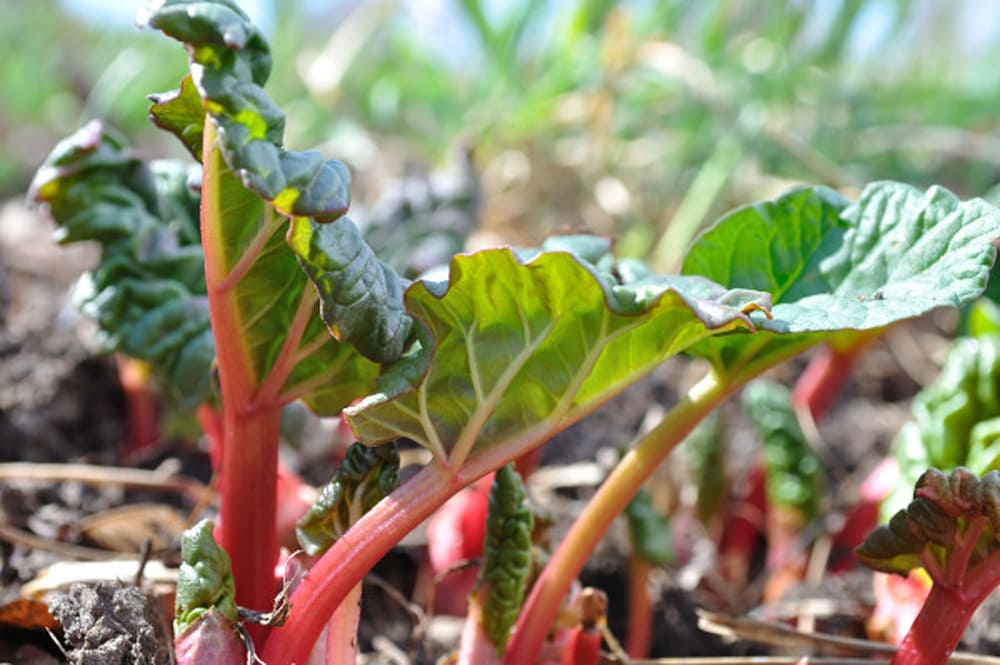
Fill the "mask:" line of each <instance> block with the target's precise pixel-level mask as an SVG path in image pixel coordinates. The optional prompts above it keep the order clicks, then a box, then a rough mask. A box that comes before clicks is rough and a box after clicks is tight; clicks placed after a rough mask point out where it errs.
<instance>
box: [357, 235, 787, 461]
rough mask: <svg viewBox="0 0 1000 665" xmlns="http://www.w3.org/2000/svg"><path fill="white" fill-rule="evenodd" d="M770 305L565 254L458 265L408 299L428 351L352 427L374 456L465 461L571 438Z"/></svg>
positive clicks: (399, 368)
mask: <svg viewBox="0 0 1000 665" xmlns="http://www.w3.org/2000/svg"><path fill="white" fill-rule="evenodd" d="M589 245H595V243H594V242H592V241H591V240H590V239H587V238H574V239H571V240H570V241H569V242H568V243H567V242H566V241H563V242H562V246H566V247H573V248H576V249H578V250H579V251H578V253H584V254H588V255H589V258H597V257H598V256H599V255H601V254H602V250H601V248H602V247H604V248H606V241H601V242H599V243H597V246H595V247H590V249H589V250H588V246H589ZM599 262H600V263H605V262H604V261H603V260H599ZM607 267H609V268H614V267H616V266H607ZM768 303H769V299H768V297H767V295H766V294H763V293H760V292H748V291H726V290H725V289H723V288H721V287H719V286H718V285H716V284H712V283H711V282H709V281H708V280H705V279H702V278H697V277H686V278H685V277H674V278H665V277H659V276H655V275H650V274H648V273H643V272H642V271H639V270H634V269H632V268H631V267H629V265H624V266H622V267H621V269H620V270H617V271H609V270H600V269H598V268H597V267H596V266H594V265H593V264H591V263H590V262H588V261H585V260H584V259H582V258H578V257H577V256H576V255H574V254H571V253H569V252H567V251H546V252H541V253H533V258H530V259H529V260H526V261H523V262H522V260H519V258H518V257H517V256H516V255H515V254H514V252H512V251H511V250H509V249H495V250H485V251H482V252H478V253H475V254H471V255H460V256H457V257H455V259H454V260H453V261H452V263H451V273H450V280H449V282H448V283H447V284H435V283H426V282H418V283H416V284H414V285H413V286H412V287H411V288H410V289H409V290H408V291H407V293H406V305H407V309H408V310H409V311H410V313H411V314H412V315H413V317H414V318H415V319H416V320H417V321H418V322H419V324H420V329H421V332H422V333H423V335H422V339H421V343H422V344H421V348H420V349H419V351H417V352H416V353H413V354H411V355H410V356H407V357H405V358H404V359H402V360H401V361H400V362H399V363H397V364H396V365H395V366H394V367H392V368H391V370H390V371H389V372H388V373H387V375H386V376H385V377H383V383H382V392H381V393H380V394H377V395H375V396H373V397H371V398H369V399H367V400H366V401H365V402H363V403H362V404H361V405H359V406H358V407H354V408H351V409H349V410H348V413H349V418H350V420H351V424H352V425H353V426H354V427H355V429H356V431H357V433H358V436H359V438H360V439H361V440H362V441H364V442H366V443H378V442H382V441H387V440H390V439H395V438H398V437H400V436H406V437H409V438H411V439H413V440H414V441H417V442H419V443H421V444H422V445H424V446H426V447H427V448H429V449H430V450H432V451H433V452H434V453H435V454H437V455H438V456H439V457H440V458H442V459H446V458H448V457H449V456H452V455H453V456H454V457H455V458H457V459H459V460H460V459H463V458H464V456H465V455H466V454H467V453H468V452H469V450H470V449H471V448H472V447H473V445H475V447H476V449H477V451H482V450H484V449H486V448H489V447H491V446H496V445H500V444H503V443H505V442H510V441H513V440H515V439H518V438H519V437H522V438H523V437H529V438H531V437H539V436H543V435H544V434H550V433H551V432H552V431H554V430H555V429H558V428H560V427H565V426H566V425H568V424H570V423H571V422H573V421H575V420H577V419H579V418H580V417H582V416H583V415H585V414H586V413H588V412H589V411H591V410H592V409H594V408H595V407H596V406H597V405H599V404H600V403H602V402H604V401H605V400H607V399H608V398H610V397H611V396H613V395H615V394H616V393H618V392H619V391H620V390H622V389H623V388H624V387H625V386H627V385H628V384H629V383H631V382H633V381H635V380H636V379H637V378H638V377H639V376H642V375H643V374H645V373H646V372H648V371H649V370H650V369H652V368H653V367H654V366H656V365H657V364H659V363H660V362H662V361H663V360H664V359H665V358H667V357H669V356H670V355H672V354H675V353H677V352H679V351H681V350H683V349H684V348H686V347H688V346H689V345H690V344H692V343H693V342H695V341H697V340H700V339H702V338H704V337H706V336H708V335H711V334H713V332H716V333H717V332H725V331H735V330H747V329H750V328H752V326H751V324H750V322H749V318H748V315H747V313H748V312H749V311H752V310H755V309H764V308H766V307H767V306H768ZM529 430H530V432H529ZM533 440H535V441H537V438H534V439H533Z"/></svg>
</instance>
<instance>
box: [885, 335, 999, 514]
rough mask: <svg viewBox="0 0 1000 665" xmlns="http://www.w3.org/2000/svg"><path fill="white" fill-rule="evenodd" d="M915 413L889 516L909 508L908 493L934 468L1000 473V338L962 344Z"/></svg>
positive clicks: (903, 435)
mask: <svg viewBox="0 0 1000 665" xmlns="http://www.w3.org/2000/svg"><path fill="white" fill-rule="evenodd" d="M912 411H913V420H912V421H911V422H908V423H906V424H905V425H904V426H903V428H902V429H901V430H900V432H899V435H898V436H897V437H896V440H895V442H894V443H893V456H894V457H895V458H896V460H897V461H898V463H899V471H900V481H899V483H898V485H897V489H896V491H895V492H894V493H893V494H892V495H891V496H890V497H889V498H888V499H887V500H886V501H885V502H884V503H883V505H882V510H883V515H885V516H888V515H892V514H893V513H894V512H895V511H897V510H900V509H901V508H903V507H904V506H905V505H906V503H907V501H908V499H909V497H908V494H909V490H908V488H909V487H912V486H913V484H914V483H915V482H916V480H917V479H918V478H919V477H920V475H921V474H922V473H923V471H924V470H925V469H927V468H928V467H935V468H940V469H954V468H956V467H958V466H964V467H968V468H969V469H970V470H972V471H973V472H974V473H985V472H987V471H990V470H992V469H1000V336H998V335H992V334H986V335H982V336H979V337H967V338H961V339H958V340H956V341H955V342H954V343H953V344H952V347H951V350H950V351H949V353H948V357H947V359H946V360H945V363H944V366H943V367H942V368H941V372H940V373H939V374H938V377H937V378H936V379H935V380H934V382H933V383H932V384H930V385H929V386H927V387H926V388H924V389H923V390H922V391H920V393H919V394H918V395H917V396H916V397H915V398H914V400H913V407H912Z"/></svg>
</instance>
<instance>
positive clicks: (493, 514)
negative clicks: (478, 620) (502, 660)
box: [478, 464, 534, 654]
mask: <svg viewBox="0 0 1000 665" xmlns="http://www.w3.org/2000/svg"><path fill="white" fill-rule="evenodd" d="M525 499H526V495H525V493H524V484H523V483H522V482H521V476H520V475H519V474H518V473H517V471H515V470H514V465H513V464H507V465H505V466H502V467H500V468H499V469H497V472H496V475H495V476H494V477H493V486H492V487H491V488H490V499H489V512H488V514H487V518H486V541H485V544H484V546H483V565H482V567H481V568H480V569H479V581H478V585H479V587H480V588H481V589H484V590H485V592H486V600H485V602H483V606H482V615H481V616H482V624H483V632H485V633H486V636H487V637H488V638H489V640H490V642H492V643H493V645H494V646H495V647H496V648H497V653H498V654H502V653H503V650H504V647H506V646H507V640H508V638H509V637H510V630H511V628H512V627H513V626H514V622H515V621H517V616H518V614H519V613H520V612H521V604H522V603H523V602H524V592H525V590H526V588H527V584H528V575H529V573H530V572H531V530H532V528H533V527H534V517H533V516H532V514H531V510H530V509H529V508H528V506H527V505H526V504H525Z"/></svg>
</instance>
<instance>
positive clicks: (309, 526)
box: [295, 443, 399, 556]
mask: <svg viewBox="0 0 1000 665" xmlns="http://www.w3.org/2000/svg"><path fill="white" fill-rule="evenodd" d="M398 472H399V455H398V454H397V453H396V447H395V446H378V447H377V448H369V447H367V446H363V445H361V444H360V443H355V444H353V445H352V446H351V447H350V448H348V449H347V455H346V456H345V457H344V461H343V462H342V463H341V465H340V467H339V468H338V469H337V472H336V473H335V474H334V475H333V479H332V480H330V482H329V483H327V484H326V485H325V486H324V487H323V489H322V490H321V491H320V494H319V497H318V498H317V499H316V503H314V504H313V506H312V507H311V508H310V509H309V512H307V513H306V514H305V515H304V516H303V517H302V519H300V520H299V522H298V524H297V525H296V528H295V534H296V537H297V538H298V541H299V544H300V545H301V546H302V549H303V550H305V551H306V553H307V554H310V555H313V556H318V555H320V554H322V553H323V552H325V551H326V550H328V549H329V548H330V546H331V545H333V543H335V542H336V541H337V539H338V538H340V537H341V536H342V535H343V534H344V532H345V531H347V529H348V528H349V527H350V526H351V525H352V524H354V523H355V522H357V521H358V520H359V519H361V516H362V515H364V514H365V513H366V512H368V511H369V510H371V509H372V507H374V506H375V504H376V503H378V502H379V501H381V500H382V499H383V498H384V497H386V496H387V495H388V494H389V493H390V492H392V490H394V489H396V486H397V485H398V484H399V476H398V475H397V474H398Z"/></svg>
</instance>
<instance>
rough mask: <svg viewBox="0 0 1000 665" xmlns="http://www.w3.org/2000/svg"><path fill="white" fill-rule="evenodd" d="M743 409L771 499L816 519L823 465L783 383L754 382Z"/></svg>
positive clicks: (745, 395)
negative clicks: (754, 437)
mask: <svg viewBox="0 0 1000 665" xmlns="http://www.w3.org/2000/svg"><path fill="white" fill-rule="evenodd" d="M743 408H744V410H745V411H746V412H747V415H749V416H750V421H751V422H752V423H753V426H754V429H756V431H757V435H758V436H759V437H760V440H761V443H762V445H763V448H764V464H765V467H766V471H767V495H768V499H769V500H770V502H771V503H772V504H774V505H775V506H782V507H785V508H790V509H793V510H796V511H798V512H799V513H800V514H801V515H802V516H803V517H805V518H812V517H814V516H815V515H816V512H817V511H818V509H819V502H820V498H821V496H822V465H821V463H820V461H819V458H818V457H817V456H816V453H815V452H813V450H812V448H811V447H810V446H809V443H808V442H807V441H806V437H805V434H803V433H802V428H801V427H800V426H799V419H798V416H796V415H795V409H793V408H792V403H791V392H790V391H789V390H788V388H786V387H785V386H783V385H781V384H780V383H774V382H771V381H753V382H751V383H750V384H749V385H747V387H746V388H745V389H744V390H743Z"/></svg>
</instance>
